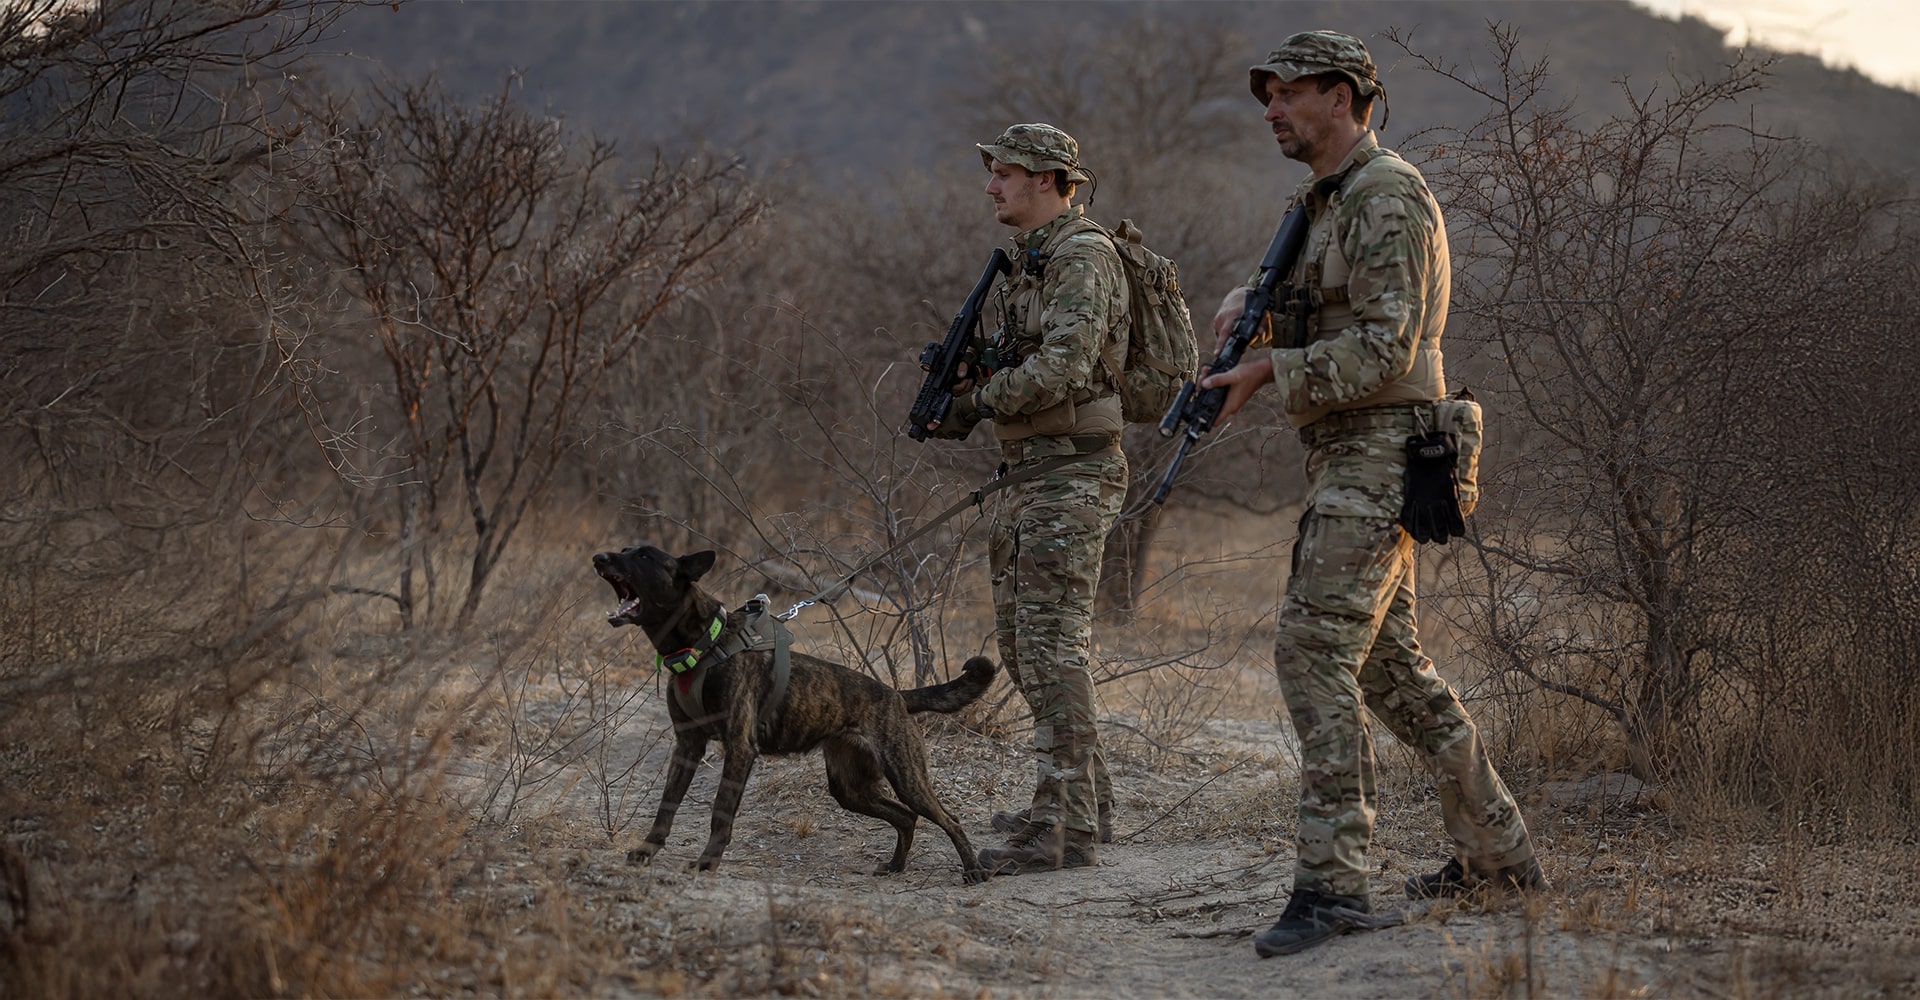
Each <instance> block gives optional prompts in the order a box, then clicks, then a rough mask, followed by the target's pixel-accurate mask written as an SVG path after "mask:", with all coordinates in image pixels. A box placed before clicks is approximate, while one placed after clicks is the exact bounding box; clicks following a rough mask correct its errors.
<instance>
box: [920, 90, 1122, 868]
mask: <svg viewBox="0 0 1920 1000" xmlns="http://www.w3.org/2000/svg"><path fill="white" fill-rule="evenodd" d="M976 148H978V149H979V151H980V161H981V162H982V163H984V164H985V165H986V167H987V171H988V172H989V174H990V175H991V176H990V177H989V178H988V181H987V187H986V193H987V195H988V197H990V198H992V199H993V211H994V217H995V218H996V219H998V220H999V221H1000V222H1002V223H1004V224H1006V225H1007V226H1010V227H1012V228H1013V229H1014V230H1015V231H1016V233H1017V234H1018V235H1016V236H1015V237H1014V238H1013V241H1014V253H1013V259H1014V262H1015V264H1016V266H1015V268H1014V269H1013V273H1011V274H1009V275H1008V276H1007V277H1006V278H1004V279H1003V280H1002V281H1001V283H1000V285H999V288H998V305H999V312H1000V315H1001V316H1002V317H1003V319H1004V322H1003V323H1002V324H1001V327H1000V330H999V332H998V333H997V334H996V335H995V337H994V338H993V339H992V342H991V344H988V343H981V344H978V345H976V348H977V350H978V353H977V354H976V355H975V356H980V357H985V358H988V359H990V360H989V361H988V362H987V364H986V365H985V366H984V367H983V368H977V369H973V370H963V371H962V372H961V373H960V378H959V380H958V381H956V382H955V383H954V385H953V386H952V387H951V388H952V391H953V394H954V396H955V399H954V401H953V406H952V408H951V409H950V410H949V412H948V417H947V419H946V420H945V421H944V422H943V423H941V424H939V425H934V426H930V427H929V428H928V430H929V432H930V433H931V434H932V435H933V436H935V437H944V438H964V437H966V436H967V435H968V433H970V432H971V431H972V430H973V428H974V427H975V426H976V425H978V424H980V423H983V422H991V423H992V424H993V433H994V437H995V438H996V439H998V440H999V442H1000V454H1001V458H1002V459H1003V460H1004V462H1005V465H1004V466H1003V468H1004V469H1005V470H1007V471H1008V472H1009V473H1012V472H1014V471H1016V470H1018V469H1020V468H1021V467H1022V466H1031V465H1033V464H1037V463H1041V462H1055V461H1061V460H1063V459H1064V460H1065V464H1062V465H1060V466H1059V467H1058V468H1054V469H1052V470H1051V471H1048V472H1045V473H1043V474H1041V475H1038V476H1035V477H1034V478H1032V479H1029V480H1027V481H1026V482H1023V483H1020V484H1019V485H1017V486H1013V487H1009V488H1008V489H1005V490H1002V491H1000V492H999V493H998V494H996V495H995V499H994V501H993V504H994V511H993V527H992V531H991V532H990V534H989V538H988V564H989V566H990V569H991V573H992V579H993V606H994V637H995V641H996V643H997V644H998V646H999V648H1000V662H1001V663H1003V664H1004V665H1005V666H1006V668H1007V675H1008V676H1009V677H1012V678H1013V680H1014V683H1016V684H1018V685H1019V687H1020V693H1021V694H1022V695H1024V696H1025V698H1026V701H1027V706H1028V708H1029V709H1031V710H1032V712H1033V750H1034V762H1035V768H1036V772H1037V773H1036V775H1035V780H1034V789H1033V796H1032V799H1031V802H1030V804H1029V805H1028V807H1027V808H1026V809H1023V810H1019V811H1017V812H1014V811H1009V812H1003V813H999V814H997V815H995V816H994V817H993V827H994V829H996V830H1000V831H1002V832H1004V833H1008V834H1010V836H1009V839H1008V841H1007V843H1006V845H1005V846H1003V847H997V848H991V849H988V850H984V851H981V852H980V865H981V867H982V868H984V869H985V870H986V871H987V872H989V873H990V874H994V875H1016V874H1020V873H1023V872H1041V871H1053V870H1057V869H1062V868H1081V867H1087V866H1091V865H1093V864H1096V863H1097V859H1096V855H1095V847H1094V845H1095V844H1096V843H1100V842H1105V841H1108V840H1110V839H1111V838H1112V816H1111V814H1112V808H1113V806H1112V802H1113V792H1112V789H1111V787H1110V785H1109V783H1108V779H1107V769H1106V760H1105V756H1104V754H1103V752H1102V750H1101V747H1100V734H1099V730H1098V729H1097V727H1096V725H1095V720H1096V717H1097V715H1098V712H1097V709H1096V707H1095V702H1094V693H1093V677H1092V664H1093V653H1092V646H1093V596H1094V594H1095V592H1096V591H1098V589H1099V585H1100V562H1101V559H1100V556H1101V551H1102V549H1103V548H1104V547H1105V543H1106V537H1107V532H1108V531H1109V530H1110V529H1111V528H1112V527H1113V522H1114V520H1115V519H1116V518H1117V517H1118V516H1119V514H1120V507H1121V503H1122V501H1124V500H1125V499H1126V494H1127V458H1126V455H1125V454H1124V453H1122V452H1121V450H1120V446H1119V440H1120V431H1121V429H1122V428H1123V427H1124V426H1125V424H1124V421H1123V420H1122V416H1121V407H1120V397H1119V391H1118V388H1117V386H1116V385H1115V382H1114V380H1115V378H1116V376H1115V374H1114V373H1116V372H1119V371H1120V370H1122V368H1123V367H1124V365H1125V361H1126V350H1127V323H1128V316H1127V309H1128V306H1127V279H1126V273H1125V271H1123V270H1122V268H1121V263H1120V255H1119V253H1118V251H1116V250H1115V248H1114V245H1113V242H1112V240H1111V239H1110V238H1109V237H1108V236H1107V235H1106V233H1105V232H1104V231H1103V230H1101V228H1100V227H1099V226H1096V225H1094V224H1093V223H1092V222H1091V221H1090V220H1088V219H1087V218H1086V217H1085V214H1084V212H1083V211H1082V209H1081V207H1080V206H1078V205H1075V204H1073V203H1072V198H1073V193H1074V189H1075V187H1076V186H1077V185H1079V184H1080V183H1082V182H1085V181H1088V180H1091V179H1092V174H1091V172H1090V171H1088V170H1087V169H1086V168H1085V167H1083V166H1082V165H1081V163H1080V144H1079V143H1077V142H1075V141H1074V140H1073V137H1072V136H1070V135H1068V134H1067V133H1065V132H1063V131H1061V130H1060V129H1058V128H1055V127H1053V126H1052V125H1047V124H1042V123H1033V124H1024V125H1014V126H1011V127H1010V128H1008V129H1007V130H1006V131H1004V132H1002V133H1000V135H999V136H997V137H995V138H994V140H993V141H992V142H983V143H978V144H977V147H976ZM983 372H984V373H985V374H984V375H983V374H982V373H983Z"/></svg>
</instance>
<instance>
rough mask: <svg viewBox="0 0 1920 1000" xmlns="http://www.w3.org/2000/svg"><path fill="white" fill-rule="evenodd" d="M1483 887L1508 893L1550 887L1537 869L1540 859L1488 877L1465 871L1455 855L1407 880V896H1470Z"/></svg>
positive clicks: (1510, 866) (1435, 897)
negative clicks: (1433, 869)
mask: <svg viewBox="0 0 1920 1000" xmlns="http://www.w3.org/2000/svg"><path fill="white" fill-rule="evenodd" d="M1483 888H1485V889H1491V890H1493V891H1496V892H1500V893H1503V894H1506V895H1509V896H1511V895H1513V894H1515V893H1520V892H1545V891H1547V889H1549V888H1550V886H1548V885H1547V876H1546V874H1545V873H1543V872H1541V871H1540V862H1539V861H1537V860H1535V859H1533V858H1528V859H1527V860H1525V861H1520V862H1516V863H1514V864H1510V865H1507V866H1505V867H1503V868H1501V869H1500V870H1498V871H1496V872H1494V873H1493V874H1492V875H1490V876H1489V875H1483V874H1481V873H1479V872H1469V871H1467V869H1466V866H1464V865H1462V864H1461V863H1460V859H1459V858H1450V859H1448V861H1447V864H1446V867H1444V868H1441V869H1440V870H1439V871H1437V872H1434V873H1432V874H1429V875H1415V876H1414V877H1412V878H1410V879H1408V880H1407V898H1408V899H1440V898H1442V897H1459V896H1471V895H1473V894H1474V893H1475V892H1478V891H1479V890H1481V889H1483Z"/></svg>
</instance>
